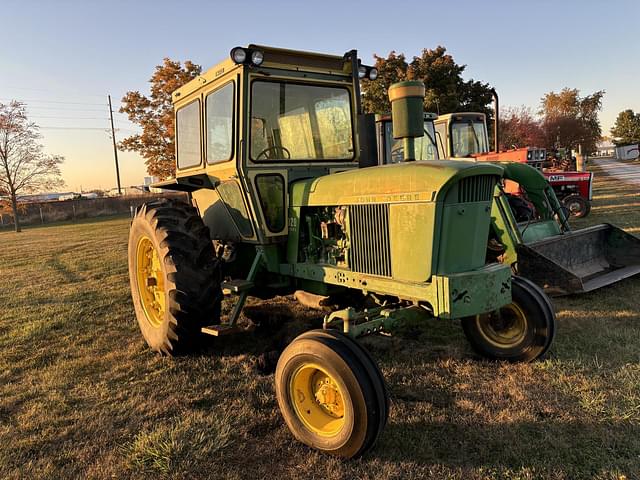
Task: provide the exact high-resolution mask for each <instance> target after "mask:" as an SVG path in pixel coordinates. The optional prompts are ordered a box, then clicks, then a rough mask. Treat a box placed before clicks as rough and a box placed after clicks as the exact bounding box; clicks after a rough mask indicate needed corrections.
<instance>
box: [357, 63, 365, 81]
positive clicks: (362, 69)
mask: <svg viewBox="0 0 640 480" xmlns="http://www.w3.org/2000/svg"><path fill="white" fill-rule="evenodd" d="M366 76H367V67H365V66H364V65H360V66H359V67H358V78H364V77H366Z"/></svg>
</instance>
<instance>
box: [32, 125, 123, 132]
mask: <svg viewBox="0 0 640 480" xmlns="http://www.w3.org/2000/svg"><path fill="white" fill-rule="evenodd" d="M38 128H39V129H40V130H100V131H102V132H107V133H109V131H110V130H111V129H110V128H109V127H104V128H103V127H59V126H56V125H43V126H38ZM116 130H117V131H122V132H132V133H136V131H135V130H131V129H130V128H116Z"/></svg>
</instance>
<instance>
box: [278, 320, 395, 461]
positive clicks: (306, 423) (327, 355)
mask: <svg viewBox="0 0 640 480" xmlns="http://www.w3.org/2000/svg"><path fill="white" fill-rule="evenodd" d="M349 342H352V340H351V339H349V338H347V337H345V336H343V335H340V336H337V335H332V334H326V333H324V332H321V331H318V332H316V331H313V332H307V333H305V334H302V335H300V336H299V337H297V338H296V339H295V340H294V341H293V342H291V344H289V346H288V347H287V348H286V349H285V350H284V352H283V353H282V355H281V356H280V359H279V360H278V366H277V368H276V375H275V387H276V396H277V399H278V404H279V406H280V410H281V412H282V415H283V417H284V420H285V422H286V423H287V426H288V427H289V429H290V430H291V433H292V434H293V435H294V437H295V438H296V439H298V440H299V441H300V442H302V443H304V444H306V445H308V446H310V447H312V448H315V449H317V450H320V451H322V452H325V453H329V454H332V455H336V456H338V457H342V458H354V457H359V456H361V455H363V454H364V453H365V452H367V451H368V450H369V449H371V448H372V447H373V445H374V443H375V441H376V439H377V438H378V436H379V434H380V431H381V429H382V428H383V427H384V423H385V421H386V411H387V410H386V403H385V402H386V400H385V398H386V389H385V387H384V383H383V382H382V380H381V378H382V377H381V375H380V376H378V374H375V373H372V371H371V368H370V365H367V363H366V362H365V361H364V360H363V357H362V355H360V354H359V353H357V352H356V351H355V350H354V348H353V345H350V344H349ZM376 368H377V367H376ZM381 394H382V395H381Z"/></svg>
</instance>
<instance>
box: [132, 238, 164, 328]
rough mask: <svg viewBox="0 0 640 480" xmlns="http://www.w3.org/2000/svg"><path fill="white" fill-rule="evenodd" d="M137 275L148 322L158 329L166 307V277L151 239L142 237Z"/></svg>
mask: <svg viewBox="0 0 640 480" xmlns="http://www.w3.org/2000/svg"><path fill="white" fill-rule="evenodd" d="M136 274H137V281H138V291H139V292H140V303H141V304H142V308H143V310H144V314H145V316H146V317H147V320H148V322H149V323H150V324H151V325H152V326H153V327H155V328H158V327H159V326H160V325H161V324H162V322H163V320H164V312H165V307H166V300H165V292H164V276H163V274H162V264H161V263H160V257H159V256H158V251H157V250H156V248H155V247H154V246H153V242H152V241H151V239H150V238H149V237H142V238H141V239H140V240H139V241H138V246H137V248H136Z"/></svg>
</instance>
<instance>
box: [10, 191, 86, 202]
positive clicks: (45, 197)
mask: <svg viewBox="0 0 640 480" xmlns="http://www.w3.org/2000/svg"><path fill="white" fill-rule="evenodd" d="M76 195H78V194H77V193H74V192H62V193H59V192H52V193H36V194H33V195H18V196H17V197H16V199H17V200H18V202H20V203H35V202H55V201H57V200H61V199H62V200H68V199H71V198H74V197H75V196H76Z"/></svg>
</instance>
